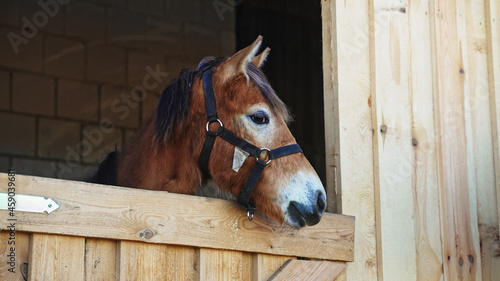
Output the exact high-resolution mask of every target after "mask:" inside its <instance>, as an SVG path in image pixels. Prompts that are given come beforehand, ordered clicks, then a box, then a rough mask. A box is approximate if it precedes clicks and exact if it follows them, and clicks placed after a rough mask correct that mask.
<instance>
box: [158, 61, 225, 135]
mask: <svg viewBox="0 0 500 281" xmlns="http://www.w3.org/2000/svg"><path fill="white" fill-rule="evenodd" d="M221 61H222V59H221V58H218V59H215V58H212V57H209V58H205V59H203V60H202V61H201V62H200V63H199V65H198V67H197V68H196V69H195V70H192V69H183V70H182V71H181V73H180V74H179V76H178V77H177V78H175V79H174V80H172V82H171V83H170V85H169V86H168V87H167V88H165V89H164V90H163V92H162V94H161V97H160V100H159V101H158V106H157V107H156V118H155V139H156V140H157V141H160V140H168V139H170V137H171V136H172V131H173V129H174V127H175V125H176V124H177V123H178V122H180V121H182V120H184V119H185V118H187V117H189V108H190V98H191V90H192V87H193V81H194V79H195V78H196V77H197V76H198V75H201V74H202V73H203V72H204V71H205V70H208V69H210V68H213V67H214V66H217V65H218V64H219V63H220V62H221Z"/></svg>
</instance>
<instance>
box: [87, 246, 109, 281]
mask: <svg viewBox="0 0 500 281" xmlns="http://www.w3.org/2000/svg"><path fill="white" fill-rule="evenodd" d="M116 263H117V261H116V241H113V240H106V239H95V238H87V239H86V240H85V280H86V281H99V280H115V279H116Z"/></svg>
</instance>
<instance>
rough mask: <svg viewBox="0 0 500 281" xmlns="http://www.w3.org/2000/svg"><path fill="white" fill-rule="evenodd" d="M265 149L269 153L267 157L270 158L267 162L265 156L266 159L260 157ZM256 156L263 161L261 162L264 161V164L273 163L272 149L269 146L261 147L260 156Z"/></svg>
mask: <svg viewBox="0 0 500 281" xmlns="http://www.w3.org/2000/svg"><path fill="white" fill-rule="evenodd" d="M264 151H267V153H266V154H267V159H268V160H267V162H266V161H265V160H266V157H265V156H264V157H263V158H264V160H262V159H260V158H261V157H260V156H261V155H262V153H263V152H264ZM255 158H256V159H257V161H261V162H263V163H264V165H267V164H269V163H271V160H272V159H271V150H270V149H269V148H266V147H263V148H261V149H260V153H259V156H257V157H255Z"/></svg>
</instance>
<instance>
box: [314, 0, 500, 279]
mask: <svg viewBox="0 0 500 281" xmlns="http://www.w3.org/2000/svg"><path fill="white" fill-rule="evenodd" d="M321 3H322V17H323V43H324V53H323V54H324V77H325V79H324V83H325V123H326V136H327V139H326V144H327V154H326V156H327V158H328V160H327V167H328V169H329V170H328V171H327V175H328V176H329V177H328V184H327V185H328V186H327V189H328V193H329V199H330V200H335V201H336V202H337V206H336V207H337V210H336V211H337V212H339V213H342V214H349V215H354V216H355V217H356V246H355V255H354V256H355V259H354V262H353V263H349V264H348V267H347V279H348V280H356V281H358V280H500V254H499V253H500V241H499V230H498V224H499V210H500V209H499V204H498V202H500V154H499V153H500V151H499V141H500V137H499V134H500V128H499V126H500V3H499V2H498V0H484V1H472V0H458V1H448V0H430V1H420V0H417V1H408V0H397V1H396V0H394V1H386V0H372V1H359V0H352V1H351V0H350V1H335V0H322V1H321ZM330 206H333V204H330Z"/></svg>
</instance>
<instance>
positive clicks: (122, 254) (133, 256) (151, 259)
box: [117, 241, 168, 281]
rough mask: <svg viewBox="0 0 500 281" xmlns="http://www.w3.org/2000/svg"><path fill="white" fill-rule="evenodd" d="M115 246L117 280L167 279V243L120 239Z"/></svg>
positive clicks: (144, 280)
mask: <svg viewBox="0 0 500 281" xmlns="http://www.w3.org/2000/svg"><path fill="white" fill-rule="evenodd" d="M117 247H118V251H117V261H118V265H117V279H118V280H120V281H128V280H130V281H147V280H167V276H168V271H167V270H168V266H167V245H158V244H147V243H142V242H132V241H120V242H118V245H117Z"/></svg>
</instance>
